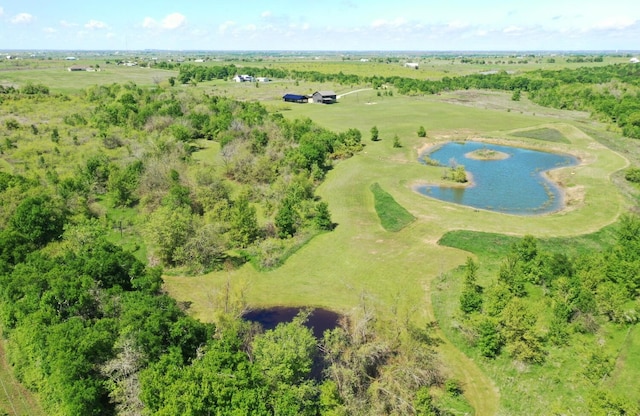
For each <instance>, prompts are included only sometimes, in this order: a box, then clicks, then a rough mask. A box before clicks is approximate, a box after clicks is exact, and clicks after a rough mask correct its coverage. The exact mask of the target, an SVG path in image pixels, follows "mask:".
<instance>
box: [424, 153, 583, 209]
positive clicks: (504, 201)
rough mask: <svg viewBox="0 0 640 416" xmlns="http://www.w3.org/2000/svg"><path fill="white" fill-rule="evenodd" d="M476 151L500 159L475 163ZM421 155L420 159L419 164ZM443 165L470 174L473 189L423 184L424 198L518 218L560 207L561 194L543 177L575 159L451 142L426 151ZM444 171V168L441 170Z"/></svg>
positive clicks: (575, 162) (574, 161)
mask: <svg viewBox="0 0 640 416" xmlns="http://www.w3.org/2000/svg"><path fill="white" fill-rule="evenodd" d="M476 151H485V152H489V153H490V152H491V151H494V152H499V153H502V155H503V156H504V158H497V159H474V158H470V157H468V154H469V153H473V152H476ZM423 156H425V155H421V157H420V160H421V161H422V160H423ZM426 156H428V157H429V158H430V159H432V160H435V161H438V162H439V163H440V164H441V165H443V166H449V165H450V164H451V163H452V161H455V163H458V164H461V165H464V166H465V169H466V170H467V171H468V172H470V173H471V175H472V176H473V181H474V186H472V187H467V188H462V187H450V186H440V185H422V186H418V187H417V188H416V189H417V191H418V192H420V193H421V194H423V195H426V196H429V197H433V198H436V199H440V200H442V201H448V202H453V203H456V204H461V205H467V206H471V207H475V208H480V209H487V210H491V211H497V212H504V213H509V214H518V215H532V214H543V213H548V212H554V211H557V210H559V209H561V208H562V206H563V198H562V193H561V191H560V189H559V188H558V186H557V185H555V184H554V183H552V182H551V181H549V180H548V179H547V178H546V176H545V175H544V172H545V171H548V170H550V169H554V168H558V167H562V166H572V165H576V164H577V159H576V158H575V157H573V156H569V155H561V154H556V153H548V152H541V151H537V150H531V149H523V148H517V147H508V146H500V145H495V144H487V143H479V142H462V143H461V142H450V143H446V144H444V145H443V146H441V147H439V148H437V149H436V150H434V151H432V152H430V153H427V154H426ZM443 169H444V168H443Z"/></svg>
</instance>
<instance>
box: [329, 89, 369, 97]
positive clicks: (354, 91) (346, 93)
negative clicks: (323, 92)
mask: <svg viewBox="0 0 640 416" xmlns="http://www.w3.org/2000/svg"><path fill="white" fill-rule="evenodd" d="M372 89H373V88H362V89H359V90H353V91H349V92H345V93H344V94H340V95H338V96H337V98H338V100H339V99H340V98H342V97H344V96H345V95H349V94H353V93H356V92H360V91H370V90H372Z"/></svg>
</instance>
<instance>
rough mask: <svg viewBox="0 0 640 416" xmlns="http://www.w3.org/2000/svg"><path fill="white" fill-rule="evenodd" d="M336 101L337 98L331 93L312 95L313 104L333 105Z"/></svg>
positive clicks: (322, 92) (323, 92)
mask: <svg viewBox="0 0 640 416" xmlns="http://www.w3.org/2000/svg"><path fill="white" fill-rule="evenodd" d="M337 101H338V96H337V95H336V93H335V92H333V91H316V92H314V93H313V102H314V103H321V104H333V103H335V102H337Z"/></svg>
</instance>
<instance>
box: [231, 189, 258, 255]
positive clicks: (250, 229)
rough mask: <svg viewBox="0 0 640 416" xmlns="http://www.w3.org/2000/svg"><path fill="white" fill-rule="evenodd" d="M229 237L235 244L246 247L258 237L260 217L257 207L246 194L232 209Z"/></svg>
mask: <svg viewBox="0 0 640 416" xmlns="http://www.w3.org/2000/svg"><path fill="white" fill-rule="evenodd" d="M230 226H231V229H230V230H229V239H230V242H231V244H232V245H233V246H235V247H240V248H245V247H247V246H248V245H249V244H251V243H253V242H254V241H255V240H256V238H258V218H257V216H256V209H255V207H253V206H251V205H250V204H249V199H248V198H247V197H246V196H240V197H239V198H238V199H237V200H236V201H235V202H234V204H233V207H232V209H231V221H230Z"/></svg>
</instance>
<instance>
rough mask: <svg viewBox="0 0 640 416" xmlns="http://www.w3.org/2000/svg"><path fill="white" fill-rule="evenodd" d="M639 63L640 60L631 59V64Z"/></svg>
mask: <svg viewBox="0 0 640 416" xmlns="http://www.w3.org/2000/svg"><path fill="white" fill-rule="evenodd" d="M639 62H640V59H638V58H631V59H629V63H632V64H637V63H639Z"/></svg>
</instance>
